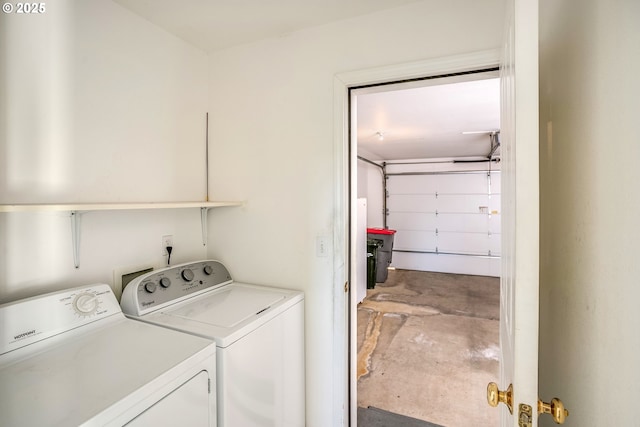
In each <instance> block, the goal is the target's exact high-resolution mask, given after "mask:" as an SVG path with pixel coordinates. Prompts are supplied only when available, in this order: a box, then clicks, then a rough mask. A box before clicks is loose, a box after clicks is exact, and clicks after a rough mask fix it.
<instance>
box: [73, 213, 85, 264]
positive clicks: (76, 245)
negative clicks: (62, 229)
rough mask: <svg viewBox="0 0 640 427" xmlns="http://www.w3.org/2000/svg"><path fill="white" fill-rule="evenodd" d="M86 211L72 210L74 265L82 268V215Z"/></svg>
mask: <svg viewBox="0 0 640 427" xmlns="http://www.w3.org/2000/svg"><path fill="white" fill-rule="evenodd" d="M83 213H84V212H81V211H71V212H70V217H71V244H72V245H73V265H74V266H75V268H80V215H82V214H83Z"/></svg>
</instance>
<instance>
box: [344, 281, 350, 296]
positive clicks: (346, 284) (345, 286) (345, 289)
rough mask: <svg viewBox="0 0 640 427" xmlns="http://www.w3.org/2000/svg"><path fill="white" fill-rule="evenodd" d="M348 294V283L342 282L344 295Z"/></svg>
mask: <svg viewBox="0 0 640 427" xmlns="http://www.w3.org/2000/svg"><path fill="white" fill-rule="evenodd" d="M347 292H349V282H344V293H345V294H346V293H347Z"/></svg>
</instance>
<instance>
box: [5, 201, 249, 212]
mask: <svg viewBox="0 0 640 427" xmlns="http://www.w3.org/2000/svg"><path fill="white" fill-rule="evenodd" d="M243 204H244V202H148V203H51V204H15V205H0V212H50V211H78V212H88V211H112V210H137V209H184V208H207V209H210V208H219V207H225V206H242V205H243Z"/></svg>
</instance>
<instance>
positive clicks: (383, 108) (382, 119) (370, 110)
mask: <svg viewBox="0 0 640 427" xmlns="http://www.w3.org/2000/svg"><path fill="white" fill-rule="evenodd" d="M425 83H426V84H429V86H426V87H418V88H410V89H400V90H392V91H388V90H385V91H384V92H379V93H370V94H364V95H358V96H357V131H358V154H359V155H362V156H364V157H366V158H368V159H369V160H406V159H433V158H458V159H462V158H486V157H487V155H488V154H489V152H490V151H491V137H490V133H491V132H494V131H497V130H499V129H500V81H499V79H498V78H497V77H494V78H488V79H487V78H485V79H483V80H474V81H465V82H457V83H448V84H436V85H434V84H433V83H434V81H433V80H430V81H426V82H425ZM496 154H498V155H499V150H498V151H497V153H496Z"/></svg>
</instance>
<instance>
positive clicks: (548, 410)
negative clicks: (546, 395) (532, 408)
mask: <svg viewBox="0 0 640 427" xmlns="http://www.w3.org/2000/svg"><path fill="white" fill-rule="evenodd" d="M538 414H550V415H551V416H552V417H553V421H555V422H556V424H564V421H565V420H566V419H567V417H568V416H569V411H568V410H567V409H565V407H564V403H562V400H560V399H558V398H555V397H554V398H553V399H551V403H544V402H543V401H542V400H538Z"/></svg>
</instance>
